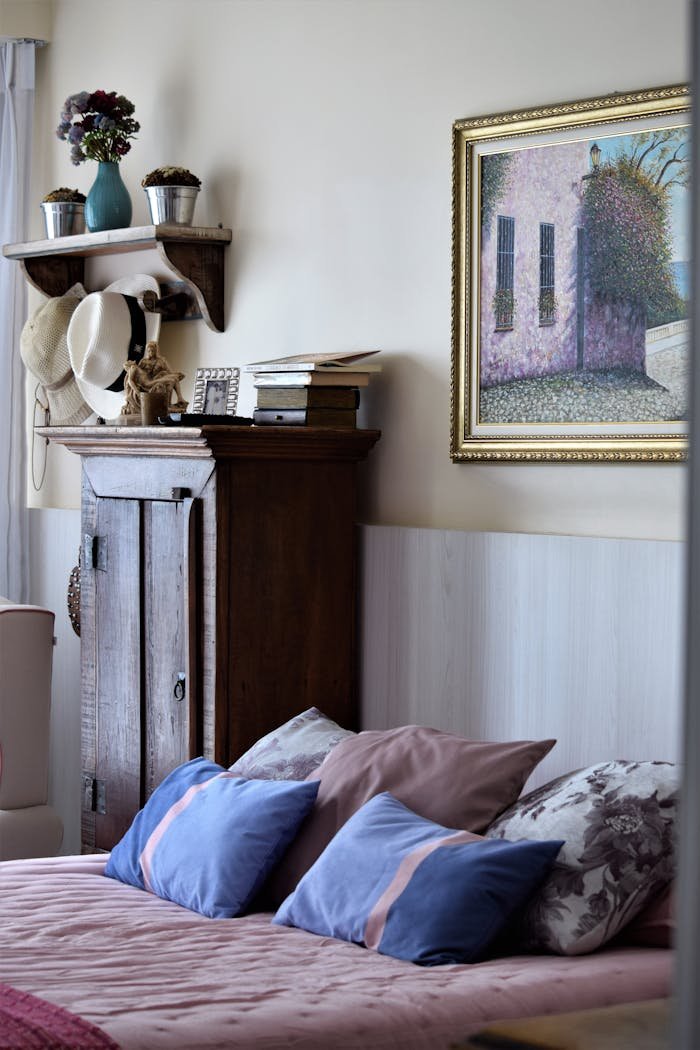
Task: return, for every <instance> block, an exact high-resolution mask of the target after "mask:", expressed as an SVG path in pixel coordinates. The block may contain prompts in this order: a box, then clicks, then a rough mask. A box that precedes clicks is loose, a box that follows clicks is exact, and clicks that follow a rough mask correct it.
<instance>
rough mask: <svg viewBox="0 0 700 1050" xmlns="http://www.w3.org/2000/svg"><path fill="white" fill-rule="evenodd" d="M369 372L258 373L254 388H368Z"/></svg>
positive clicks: (340, 370) (341, 370) (339, 370)
mask: <svg viewBox="0 0 700 1050" xmlns="http://www.w3.org/2000/svg"><path fill="white" fill-rule="evenodd" d="M368 385H369V373H368V372H346V371H345V369H344V368H341V369H338V370H337V371H335V372H333V371H330V370H328V369H326V371H324V372H321V371H318V372H308V371H307V372H256V373H255V379H254V380H253V386H255V387H263V386H368Z"/></svg>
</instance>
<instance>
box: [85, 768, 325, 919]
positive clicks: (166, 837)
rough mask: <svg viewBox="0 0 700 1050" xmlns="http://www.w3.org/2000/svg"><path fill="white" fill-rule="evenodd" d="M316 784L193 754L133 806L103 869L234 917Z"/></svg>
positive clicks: (205, 911) (293, 829) (280, 849)
mask: <svg viewBox="0 0 700 1050" xmlns="http://www.w3.org/2000/svg"><path fill="white" fill-rule="evenodd" d="M318 785H319V781H318V780H311V781H294V780H246V779H244V778H243V777H238V776H236V774H235V773H229V772H228V770H226V769H224V768H223V766H219V765H217V763H216V762H210V761H209V760H208V759H205V758H193V759H192V761H191V762H186V763H185V764H184V765H182V766H178V768H177V769H174V770H173V772H172V773H170V774H169V775H168V776H167V777H166V778H165V780H164V781H163V782H162V784H159V786H158V787H157V788H156V790H155V791H154V792H153V794H152V795H151V797H150V798H149V800H148V802H147V803H146V805H145V806H144V807H143V809H142V810H140V811H139V812H138V813H137V814H136V816H135V817H134V821H133V823H132V825H131V827H130V828H129V830H128V831H127V833H126V834H125V835H124V838H123V839H121V841H120V842H118V843H117V845H116V846H115V847H114V849H113V850H112V853H111V856H110V857H109V860H108V861H107V866H106V868H105V875H108V876H110V878H113V879H119V881H120V882H126V883H128V884H129V885H131V886H138V887H139V889H142V890H149V891H150V892H151V893H155V894H156V895H157V896H158V897H164V898H165V899H166V900H170V901H174V902H175V903H176V904H181V905H182V906H183V907H185V908H190V909H191V910H192V911H198V912H201V914H202V915H208V916H209V917H210V918H224V919H226V918H233V916H235V915H240V914H241V912H242V911H244V910H245V908H246V906H247V905H248V904H249V903H250V901H251V900H252V898H253V897H254V896H255V894H256V892H257V891H258V890H259V888H260V886H261V885H262V883H263V882H264V880H265V879H266V878H267V876H268V874H269V873H270V871H271V870H272V868H273V867H274V866H275V864H276V863H277V862H278V861H279V859H280V857H281V856H282V854H283V853H284V851H285V849H286V848H287V846H288V845H289V843H290V842H291V841H292V839H293V838H294V836H295V835H296V833H297V829H298V828H299V825H300V824H301V822H302V820H303V819H304V817H305V816H306V815H307V813H308V812H309V810H310V809H311V807H312V806H313V804H314V801H315V799H316V794H317V792H318Z"/></svg>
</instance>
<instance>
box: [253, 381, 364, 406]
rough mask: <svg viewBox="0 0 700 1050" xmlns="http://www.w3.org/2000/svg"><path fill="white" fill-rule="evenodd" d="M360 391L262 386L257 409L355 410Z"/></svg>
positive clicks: (341, 388)
mask: <svg viewBox="0 0 700 1050" xmlns="http://www.w3.org/2000/svg"><path fill="white" fill-rule="evenodd" d="M359 404H360V391H359V390H358V389H357V388H356V387H354V386H267V387H265V386H263V387H259V388H258V408H357V407H358V406H359Z"/></svg>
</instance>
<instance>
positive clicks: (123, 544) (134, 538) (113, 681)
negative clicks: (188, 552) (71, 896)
mask: <svg viewBox="0 0 700 1050" xmlns="http://www.w3.org/2000/svg"><path fill="white" fill-rule="evenodd" d="M95 509H96V522H95V538H94V540H93V543H94V555H93V558H92V561H93V565H92V566H91V568H90V570H89V573H88V575H89V578H90V581H91V583H92V586H93V589H94V618H95V635H94V649H93V652H94V676H95V686H96V689H95V769H94V774H95V789H94V797H93V805H94V809H95V841H94V845H95V847H96V848H97V849H111V847H112V846H113V845H114V843H115V842H117V841H118V840H119V839H120V838H121V837H122V835H123V834H124V832H125V831H126V830H127V828H128V827H129V824H130V823H131V820H132V818H133V815H134V813H136V811H137V810H138V809H139V807H140V805H141V798H142V790H141V707H142V704H141V692H142V690H141V675H142V664H141V633H142V627H141V624H142V620H141V614H142V610H141V507H140V504H139V502H138V500H125V499H98V500H97V505H96V508H95ZM81 589H82V581H81Z"/></svg>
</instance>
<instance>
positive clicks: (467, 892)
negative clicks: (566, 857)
mask: <svg viewBox="0 0 700 1050" xmlns="http://www.w3.org/2000/svg"><path fill="white" fill-rule="evenodd" d="M496 844H497V845H498V846H499V847H500V849H493V846H494V845H496ZM562 845H563V841H552V842H528V841H524V840H523V841H520V842H506V841H505V840H503V839H483V838H481V836H479V835H474V834H472V833H471V832H468V831H456V830H454V829H453V828H445V827H442V825H440V824H435V823H433V821H431V820H426V819H425V818H424V817H419V816H418V815H417V814H416V813H414V812H413V811H412V810H410V809H408V807H407V806H404V804H403V803H402V802H399V801H398V799H396V798H394V796H393V795H391V794H389V792H388V791H385V792H383V793H382V794H380V795H375V797H374V798H373V799H371V800H370V801H369V802H367V803H365V805H364V806H362V808H361V809H359V810H358V811H357V812H356V813H355V814H354V815H353V816H352V817H351V818H350V820H348V822H347V823H346V824H344V825H343V827H342V828H341V829H340V831H338V833H337V834H336V835H335V837H334V838H333V839H331V841H330V843H329V844H328V846H326V849H325V850H324V851H323V853H322V854H321V856H320V857H319V858H318V860H317V861H316V863H315V864H314V865H313V867H311V868H310V869H309V871H308V872H307V873H306V875H304V877H303V878H302V879H301V881H300V882H299V884H298V886H297V888H296V890H295V891H294V892H293V893H292V894H290V895H289V897H287V899H286V900H285V901H284V903H283V904H282V906H281V907H280V908H279V910H278V911H277V913H276V914H275V916H274V917H273V919H272V921H273V922H274V923H277V924H279V925H281V926H298V927H300V928H301V929H303V930H308V931H309V932H310V933H318V934H322V935H324V936H331V937H337V938H339V939H340V940H344V941H353V942H354V943H355V944H363V945H365V947H367V948H374V949H376V950H377V951H378V952H381V953H382V954H383V955H393V956H394V957H395V958H397V959H407V960H409V961H410V962H415V963H420V964H422V965H424V966H435V965H438V964H440V963H465V962H476V961H477V960H479V959H480V958H482V957H483V955H484V952H485V951H486V949H487V948H488V946H489V944H490V943H491V942H492V941H493V940H494V939H495V937H496V936H497V935H498V934H499V933H500V932H501V931H502V930H503V929H504V927H505V925H506V924H507V923H508V919H509V917H510V916H511V915H513V913H514V912H516V911H517V910H518V909H519V908H520V907H521V905H522V904H524V903H525V901H526V900H527V898H528V897H529V896H530V894H532V893H533V892H534V891H535V890H536V889H537V887H538V886H539V884H540V882H542V880H543V879H544V878H545V876H546V875H547V874H548V872H549V870H550V868H551V867H552V865H553V863H554V861H555V859H556V856H557V853H558V852H559V850H560V849H561V847H562Z"/></svg>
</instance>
